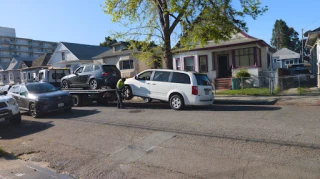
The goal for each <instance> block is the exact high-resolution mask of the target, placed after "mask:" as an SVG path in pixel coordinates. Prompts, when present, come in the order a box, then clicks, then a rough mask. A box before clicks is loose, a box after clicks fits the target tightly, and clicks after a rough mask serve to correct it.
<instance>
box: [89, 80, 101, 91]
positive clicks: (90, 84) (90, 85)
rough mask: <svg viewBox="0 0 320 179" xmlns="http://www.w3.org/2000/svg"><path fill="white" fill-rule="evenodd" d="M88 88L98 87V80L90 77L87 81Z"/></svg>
mask: <svg viewBox="0 0 320 179" xmlns="http://www.w3.org/2000/svg"><path fill="white" fill-rule="evenodd" d="M89 88H90V89H92V90H95V89H98V88H99V87H98V81H97V80H96V79H91V80H90V81H89Z"/></svg>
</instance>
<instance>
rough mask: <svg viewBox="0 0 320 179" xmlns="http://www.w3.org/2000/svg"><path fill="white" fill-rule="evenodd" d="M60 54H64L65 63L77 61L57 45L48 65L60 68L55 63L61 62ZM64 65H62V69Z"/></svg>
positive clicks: (70, 53)
mask: <svg viewBox="0 0 320 179" xmlns="http://www.w3.org/2000/svg"><path fill="white" fill-rule="evenodd" d="M61 52H64V53H65V61H75V60H79V59H78V58H77V57H76V56H75V55H73V54H72V52H70V51H69V50H68V49H67V48H66V47H65V46H64V45H63V44H62V43H59V44H58V46H57V48H56V50H55V51H54V53H53V54H52V57H51V58H50V60H49V62H48V64H49V65H53V66H61V65H59V64H57V63H59V62H61V61H62V56H61ZM64 66H65V65H62V67H64Z"/></svg>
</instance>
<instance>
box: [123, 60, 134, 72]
mask: <svg viewBox="0 0 320 179" xmlns="http://www.w3.org/2000/svg"><path fill="white" fill-rule="evenodd" d="M128 69H134V66H133V60H123V61H120V70H128Z"/></svg>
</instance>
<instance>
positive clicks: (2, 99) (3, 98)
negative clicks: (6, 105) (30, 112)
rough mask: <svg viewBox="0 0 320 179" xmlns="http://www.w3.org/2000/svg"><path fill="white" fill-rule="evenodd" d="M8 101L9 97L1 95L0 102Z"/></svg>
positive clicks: (10, 97)
mask: <svg viewBox="0 0 320 179" xmlns="http://www.w3.org/2000/svg"><path fill="white" fill-rule="evenodd" d="M9 99H12V96H11V95H1V96H0V102H5V101H8V100H9Z"/></svg>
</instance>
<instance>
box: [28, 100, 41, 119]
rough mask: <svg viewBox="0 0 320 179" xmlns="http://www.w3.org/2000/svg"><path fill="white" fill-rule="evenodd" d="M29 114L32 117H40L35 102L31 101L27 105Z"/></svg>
mask: <svg viewBox="0 0 320 179" xmlns="http://www.w3.org/2000/svg"><path fill="white" fill-rule="evenodd" d="M29 114H30V115H31V116H32V117H33V118H38V117H40V114H39V112H38V110H37V107H36V104H35V103H31V104H30V105H29Z"/></svg>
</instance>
